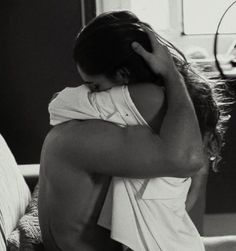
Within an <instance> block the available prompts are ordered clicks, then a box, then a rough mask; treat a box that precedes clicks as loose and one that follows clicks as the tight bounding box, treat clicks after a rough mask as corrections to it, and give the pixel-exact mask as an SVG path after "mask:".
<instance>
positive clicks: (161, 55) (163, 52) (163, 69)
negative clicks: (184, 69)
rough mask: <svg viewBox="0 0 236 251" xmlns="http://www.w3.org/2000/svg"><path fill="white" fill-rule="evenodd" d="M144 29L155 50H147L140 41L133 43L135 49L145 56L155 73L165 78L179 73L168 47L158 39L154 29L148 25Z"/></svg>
mask: <svg viewBox="0 0 236 251" xmlns="http://www.w3.org/2000/svg"><path fill="white" fill-rule="evenodd" d="M143 29H144V30H145V31H146V32H147V34H148V36H149V39H150V41H151V45H152V48H153V52H148V51H146V50H145V49H144V48H143V47H142V45H140V44H139V43H138V42H133V43H132V48H133V49H134V51H135V52H136V53H137V54H139V55H140V56H141V57H143V58H144V60H145V61H146V62H147V64H148V65H149V67H150V68H151V69H152V71H153V72H154V73H155V74H160V75H162V76H163V77H164V78H165V77H168V75H170V74H173V73H177V72H178V71H177V69H176V66H175V64H174V61H173V58H172V56H171V54H170V52H169V50H168V48H167V47H166V46H164V45H162V44H161V43H160V42H159V41H158V39H157V38H156V36H155V34H154V32H153V31H151V30H150V29H148V28H147V27H143Z"/></svg>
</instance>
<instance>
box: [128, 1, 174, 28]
mask: <svg viewBox="0 0 236 251" xmlns="http://www.w3.org/2000/svg"><path fill="white" fill-rule="evenodd" d="M147 3H148V4H147ZM130 9H131V11H133V12H134V13H135V14H136V15H137V16H138V17H139V18H140V20H142V21H144V22H147V23H149V24H150V25H151V26H152V27H153V29H154V30H166V29H168V28H169V1H166V0H148V1H144V0H131V4H130Z"/></svg>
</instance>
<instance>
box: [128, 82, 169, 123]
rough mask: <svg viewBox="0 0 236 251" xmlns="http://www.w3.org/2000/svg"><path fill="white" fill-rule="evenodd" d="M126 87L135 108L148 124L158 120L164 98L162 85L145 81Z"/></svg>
mask: <svg viewBox="0 0 236 251" xmlns="http://www.w3.org/2000/svg"><path fill="white" fill-rule="evenodd" d="M128 89H129V93H130V97H131V99H132V101H133V102H134V104H135V106H136V108H137V109H138V111H139V112H140V113H141V115H142V116H143V117H144V119H145V120H146V121H147V122H148V124H149V125H150V126H152V123H154V122H155V121H156V122H157V119H158V120H160V117H162V116H161V113H162V110H163V107H164V100H165V93H164V88H163V87H161V86H158V85H157V84H155V83H148V82H146V83H139V84H136V85H130V86H128ZM156 122H155V124H156ZM157 124H159V121H158V123H157Z"/></svg>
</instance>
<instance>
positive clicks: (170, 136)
mask: <svg viewBox="0 0 236 251" xmlns="http://www.w3.org/2000/svg"><path fill="white" fill-rule="evenodd" d="M146 30H147V33H148V34H149V37H150V39H151V42H152V46H153V52H152V53H149V52H147V51H146V50H145V49H143V47H142V46H141V45H139V44H137V43H134V44H133V48H134V49H135V51H136V52H137V53H138V54H139V55H141V56H142V57H143V58H144V59H145V60H146V62H147V63H148V65H149V66H150V67H151V69H152V70H153V72H155V73H156V74H160V75H162V77H163V79H164V82H165V88H166V97H167V111H166V114H165V116H164V119H163V123H162V126H161V129H160V140H161V143H162V147H163V148H164V149H165V150H164V151H165V153H166V155H167V156H168V158H170V159H173V160H176V161H177V162H178V161H180V159H183V160H185V161H187V162H188V163H189V164H190V165H192V164H193V163H194V162H196V163H197V162H198V163H201V165H203V162H204V160H203V156H204V155H203V143H202V139H201V133H200V129H199V124H198V120H197V116H196V113H195V109H194V107H193V104H192V101H191V98H190V96H189V94H188V91H187V88H186V86H185V83H184V80H183V78H182V76H181V75H180V74H179V72H178V70H177V69H176V66H175V64H174V61H173V59H172V57H171V55H170V53H169V51H168V49H167V48H166V47H164V46H162V45H161V44H160V43H159V42H157V40H156V37H155V35H154V34H153V33H152V32H151V31H149V30H148V29H146Z"/></svg>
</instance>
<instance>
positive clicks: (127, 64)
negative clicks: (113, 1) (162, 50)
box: [74, 11, 232, 171]
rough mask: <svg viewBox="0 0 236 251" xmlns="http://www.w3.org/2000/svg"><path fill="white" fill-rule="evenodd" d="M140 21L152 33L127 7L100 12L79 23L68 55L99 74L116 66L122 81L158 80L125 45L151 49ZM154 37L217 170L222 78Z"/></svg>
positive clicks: (224, 104)
mask: <svg viewBox="0 0 236 251" xmlns="http://www.w3.org/2000/svg"><path fill="white" fill-rule="evenodd" d="M143 25H145V26H146V27H148V28H149V29H151V30H152V32H154V33H155V31H154V30H153V29H152V28H151V26H150V25H148V24H147V23H144V22H141V21H140V20H139V19H138V18H137V16H136V15H134V14H133V13H132V12H129V11H113V12H107V13H103V14H101V15H99V16H97V17H96V18H94V19H93V20H92V21H90V23H88V25H87V26H85V27H84V28H83V29H82V30H81V31H80V32H79V34H78V36H77V38H76V44H75V48H74V60H75V62H76V64H78V65H79V67H80V68H81V69H82V70H83V71H84V72H85V73H86V74H88V75H99V74H104V75H105V76H106V77H108V78H111V79H112V78H114V77H115V76H116V73H117V71H118V70H122V72H123V73H125V74H126V76H127V77H128V79H129V82H128V85H131V84H136V83H141V82H153V83H156V84H159V85H162V83H163V82H162V81H161V77H160V76H157V75H155V74H154V73H153V72H152V71H151V69H150V68H149V67H148V65H147V64H146V63H145V62H144V60H143V58H142V57H140V56H139V55H137V54H136V53H135V52H134V50H133V49H132V47H131V43H132V42H133V41H136V42H139V43H140V44H141V45H142V46H143V47H144V48H145V49H146V50H147V51H149V52H151V51H152V46H151V42H150V39H149V37H148V35H147V33H146V31H145V29H143ZM155 36H156V38H157V39H158V41H159V42H160V43H162V44H163V45H165V46H167V47H168V49H169V51H170V53H171V55H172V57H173V59H174V62H175V64H176V66H177V69H178V70H179V72H180V73H181V74H182V76H183V77H184V80H185V84H186V86H187V89H188V92H189V95H190V97H191V99H192V102H193V104H194V107H195V111H196V115H197V118H198V122H199V126H200V130H201V134H202V138H203V139H204V142H205V148H206V150H207V154H208V156H209V163H211V164H212V168H213V170H215V171H216V170H217V164H218V162H219V160H220V159H221V157H220V152H221V148H222V146H223V144H224V134H225V131H226V123H227V121H228V119H229V117H230V116H229V115H228V112H229V110H228V107H229V104H231V103H232V102H231V100H230V99H228V98H226V95H225V93H226V92H225V90H226V88H225V87H226V84H225V83H223V82H220V81H218V82H216V81H209V80H207V79H206V78H204V77H203V76H201V75H200V74H199V73H198V72H197V71H196V70H195V69H193V67H192V66H191V65H190V64H189V63H188V62H187V60H186V58H185V56H184V55H183V53H182V52H181V51H180V50H178V49H177V48H176V47H175V46H174V45H173V44H172V43H170V42H169V41H167V40H166V39H164V38H163V37H161V36H160V35H158V34H157V33H155Z"/></svg>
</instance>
